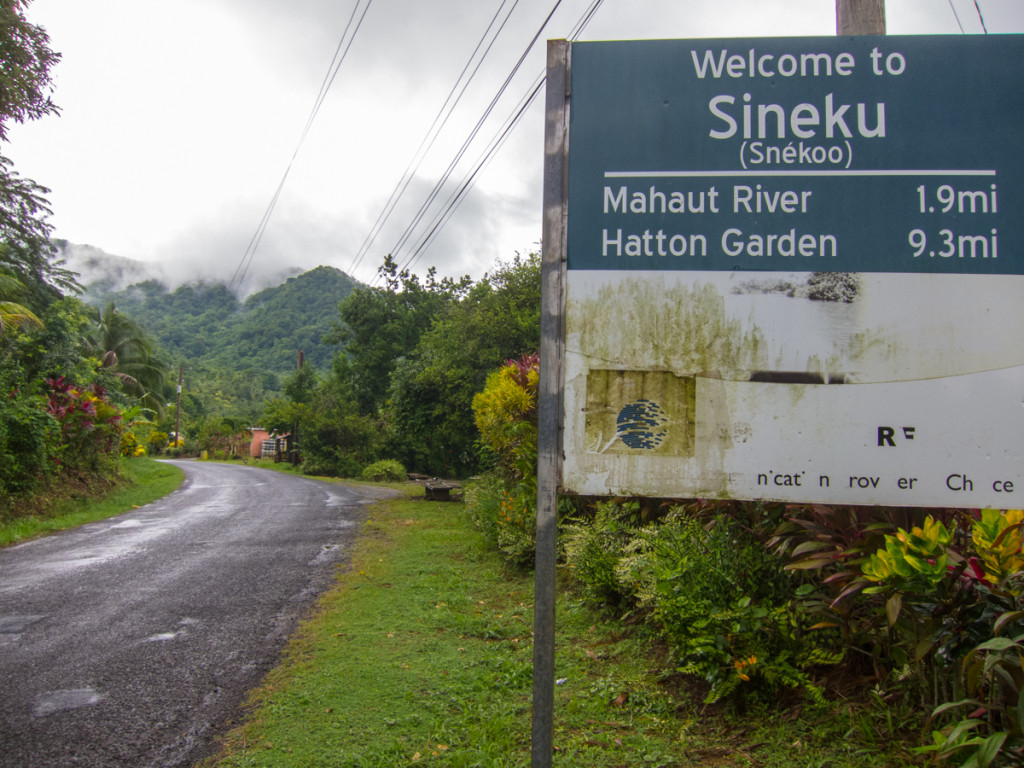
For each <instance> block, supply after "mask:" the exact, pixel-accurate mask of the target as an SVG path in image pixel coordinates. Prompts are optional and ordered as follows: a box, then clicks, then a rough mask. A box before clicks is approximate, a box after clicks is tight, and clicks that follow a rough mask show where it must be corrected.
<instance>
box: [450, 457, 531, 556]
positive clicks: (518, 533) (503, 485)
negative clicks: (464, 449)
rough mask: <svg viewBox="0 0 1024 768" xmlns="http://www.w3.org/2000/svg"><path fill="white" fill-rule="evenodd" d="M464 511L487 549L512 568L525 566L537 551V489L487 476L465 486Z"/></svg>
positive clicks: (529, 484) (527, 484)
mask: <svg viewBox="0 0 1024 768" xmlns="http://www.w3.org/2000/svg"><path fill="white" fill-rule="evenodd" d="M463 501H464V504H465V508H466V511H467V512H468V514H469V516H470V518H471V519H472V520H473V524H474V525H475V526H476V528H477V530H479V531H480V532H481V533H482V534H483V535H484V537H485V538H486V539H487V541H488V542H489V543H490V544H491V546H493V547H495V548H496V549H497V550H498V551H499V552H501V554H502V556H503V557H504V558H505V561H506V562H507V563H509V564H510V565H514V566H516V567H526V566H529V565H530V564H531V563H532V562H533V560H534V556H535V553H536V550H537V539H536V519H537V488H536V486H535V485H534V484H532V483H525V482H524V483H517V484H511V483H509V482H508V481H506V480H504V479H502V478H500V477H498V476H496V475H493V474H488V475H484V476H483V477H481V478H479V479H477V480H474V481H472V482H470V483H468V484H467V485H466V490H465V493H464V495H463Z"/></svg>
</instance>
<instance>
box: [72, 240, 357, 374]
mask: <svg viewBox="0 0 1024 768" xmlns="http://www.w3.org/2000/svg"><path fill="white" fill-rule="evenodd" d="M107 256H109V254H108V255H107ZM125 261H130V260H125ZM104 264H105V269H104V270H103V271H101V272H100V273H99V277H98V278H97V276H96V275H97V273H96V272H94V273H92V277H93V278H94V279H93V280H92V281H91V282H87V281H86V277H85V275H83V277H82V281H83V283H85V286H86V290H85V293H84V294H83V296H82V298H83V300H84V301H86V302H87V303H89V304H91V305H93V306H95V307H98V308H102V307H104V306H106V305H107V304H108V303H110V302H113V303H114V306H116V307H117V309H118V310H119V311H121V312H123V313H125V314H127V315H129V316H130V317H132V318H133V319H134V320H136V321H138V322H139V323H140V324H141V325H142V326H143V327H144V328H146V329H147V330H148V331H149V332H150V333H152V334H153V336H154V337H155V338H156V339H157V341H158V342H159V344H160V347H161V348H162V349H163V350H164V351H165V352H166V353H167V355H168V357H169V358H171V359H172V360H174V361H175V362H176V363H182V364H184V365H185V366H187V367H192V368H206V369H208V370H218V371H225V372H226V371H245V370H253V371H257V372H259V373H260V374H264V373H268V372H274V373H285V372H290V371H293V370H294V369H295V364H296V355H297V353H298V351H299V350H302V351H303V353H304V355H305V359H306V360H307V361H308V362H310V363H312V364H313V365H315V366H316V367H317V368H318V369H319V370H321V371H324V370H326V369H328V368H329V367H330V364H331V360H332V359H333V358H334V355H335V353H336V352H337V347H335V346H333V345H328V344H325V343H323V342H322V341H321V337H322V336H323V335H324V334H325V333H326V332H327V331H328V330H329V329H330V327H331V325H332V324H333V323H334V322H335V321H336V320H337V319H338V302H340V301H341V300H342V299H344V298H345V297H346V296H348V295H349V294H350V293H351V292H352V290H353V288H355V286H356V282H355V281H354V280H352V278H350V277H349V276H348V275H346V274H345V273H344V272H342V271H341V270H338V269H335V268H334V267H324V266H321V267H317V268H316V269H312V270H310V271H308V272H304V273H302V274H300V275H298V276H297V277H289V278H288V279H287V280H285V281H284V282H283V283H281V284H280V285H276V286H273V287H271V288H265V289H264V290H262V291H260V292H258V293H254V294H253V295H251V296H249V297H248V298H247V299H245V301H239V300H238V298H237V297H236V296H235V295H234V294H233V293H232V292H231V291H229V290H228V288H227V286H225V285H224V284H223V283H206V282H197V283H191V284H185V285H179V286H178V287H177V288H175V289H174V290H173V291H172V290H169V289H168V288H167V286H166V285H165V284H164V283H162V282H160V281H159V280H157V279H154V278H149V279H145V280H142V281H141V282H134V283H131V284H128V285H125V286H121V287H117V288H114V286H117V285H119V283H120V282H123V281H125V280H128V279H130V278H131V277H133V276H137V274H138V273H137V272H136V271H135V270H134V267H132V266H131V265H130V264H127V265H126V264H121V263H120V262H119V261H109V260H108V261H106V262H105V263H104ZM111 265H115V266H117V267H119V268H120V272H114V271H111V269H110V266H111Z"/></svg>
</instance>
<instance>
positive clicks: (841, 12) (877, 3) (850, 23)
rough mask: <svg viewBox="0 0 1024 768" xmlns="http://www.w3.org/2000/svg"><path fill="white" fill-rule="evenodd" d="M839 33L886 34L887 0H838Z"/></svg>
mask: <svg viewBox="0 0 1024 768" xmlns="http://www.w3.org/2000/svg"><path fill="white" fill-rule="evenodd" d="M836 34H837V35H841V36H842V35H884V34H885V0H836Z"/></svg>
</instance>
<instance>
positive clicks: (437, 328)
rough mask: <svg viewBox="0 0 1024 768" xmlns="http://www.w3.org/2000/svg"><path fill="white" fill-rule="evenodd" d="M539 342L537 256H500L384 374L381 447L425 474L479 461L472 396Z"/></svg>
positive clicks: (469, 467)
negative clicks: (385, 428)
mask: <svg viewBox="0 0 1024 768" xmlns="http://www.w3.org/2000/svg"><path fill="white" fill-rule="evenodd" d="M539 345H540V256H539V255H538V254H530V255H528V256H526V257H520V256H518V255H517V256H516V258H514V259H513V260H512V261H511V262H509V263H506V264H500V265H499V266H498V268H497V269H496V270H494V272H493V273H491V274H488V275H486V276H485V277H484V278H483V279H482V280H481V281H480V282H479V283H477V284H476V285H475V286H473V287H472V289H471V290H470V291H469V292H468V293H467V295H466V296H465V297H464V298H463V299H462V300H461V301H460V302H458V303H453V304H450V305H449V306H448V307H446V308H445V310H444V311H443V312H442V313H441V314H440V315H439V316H438V317H437V318H436V319H435V321H434V323H433V324H432V325H431V327H430V329H429V330H427V331H426V332H425V333H424V334H423V335H422V337H421V338H420V341H419V343H418V344H417V346H416V348H415V350H414V351H413V352H412V353H411V354H410V355H409V356H408V357H407V358H406V359H404V360H402V361H399V362H398V363H397V364H396V365H395V367H394V370H393V373H392V375H391V381H390V391H389V397H390V400H389V407H388V421H389V423H390V425H391V430H390V440H389V453H390V454H391V455H393V456H394V457H395V458H398V459H400V460H401V461H402V462H403V463H404V464H405V465H406V466H408V467H414V468H416V469H417V471H421V472H427V473H429V474H449V473H451V474H457V475H465V474H471V473H473V472H476V471H477V470H478V469H479V465H480V459H479V456H478V454H477V451H476V447H475V446H476V441H477V438H478V436H479V435H478V432H477V429H476V426H475V424H474V421H473V410H472V402H473V396H474V395H475V394H476V393H477V392H479V391H480V390H482V389H483V388H484V385H485V384H486V383H487V377H488V375H489V374H490V373H491V372H492V371H493V370H494V369H495V368H498V367H499V366H501V365H502V364H504V363H505V362H506V361H508V360H511V359H514V358H519V357H521V356H523V355H526V354H530V353H533V352H535V351H536V350H537V348H538V347H539Z"/></svg>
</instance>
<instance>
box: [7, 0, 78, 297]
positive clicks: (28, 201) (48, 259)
mask: <svg viewBox="0 0 1024 768" xmlns="http://www.w3.org/2000/svg"><path fill="white" fill-rule="evenodd" d="M27 6H28V1H27V0H0V141H3V142H6V141H7V140H8V139H9V133H10V127H11V123H12V122H15V123H24V122H25V121H26V120H35V119H38V118H40V117H43V116H44V115H51V114H57V112H58V111H59V110H58V109H57V106H56V105H55V104H54V103H53V101H52V100H51V98H50V94H51V92H52V85H53V83H52V79H51V77H50V70H51V68H52V67H53V66H54V64H56V63H57V61H58V60H59V59H60V54H58V53H55V52H54V51H52V50H51V49H50V38H49V36H48V35H47V34H46V30H45V29H43V28H42V27H40V26H38V25H35V24H32V23H30V22H29V21H28V20H27V19H26V18H25V8H26V7H27ZM48 192H49V190H47V189H46V188H45V187H42V186H40V185H38V184H36V183H35V182H34V181H32V180H30V179H23V178H21V177H20V176H19V175H18V173H17V172H16V171H15V170H14V168H13V166H12V163H11V161H10V160H9V159H8V158H6V157H3V156H0V243H2V247H0V269H6V270H7V271H10V272H13V273H14V274H15V275H16V276H17V277H19V278H20V279H21V281H22V282H23V283H24V284H25V285H26V286H28V287H29V289H30V291H31V292H32V293H33V294H34V296H35V298H36V300H37V301H41V302H43V303H48V300H49V301H52V300H54V299H56V298H57V297H58V295H59V291H58V290H57V289H59V288H63V289H65V290H69V289H73V288H74V287H75V286H76V283H75V280H74V275H73V273H71V272H69V271H68V270H66V269H63V268H62V267H61V266H60V265H59V264H56V263H55V259H54V255H55V249H54V246H53V244H52V243H51V242H50V234H51V232H52V227H51V225H50V224H49V222H48V217H49V215H50V208H49V204H48V203H47V201H46V194H47V193H48ZM33 308H37V307H33Z"/></svg>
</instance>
